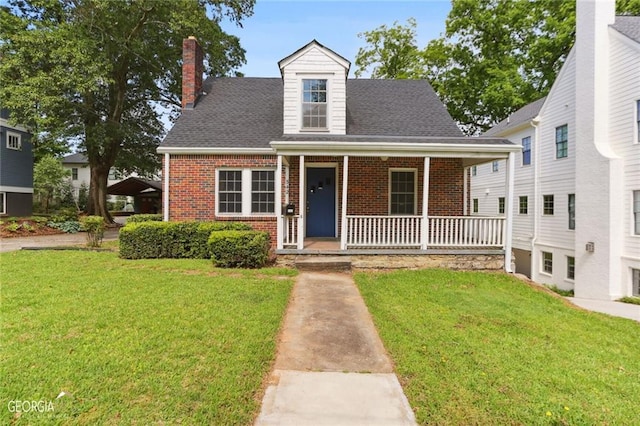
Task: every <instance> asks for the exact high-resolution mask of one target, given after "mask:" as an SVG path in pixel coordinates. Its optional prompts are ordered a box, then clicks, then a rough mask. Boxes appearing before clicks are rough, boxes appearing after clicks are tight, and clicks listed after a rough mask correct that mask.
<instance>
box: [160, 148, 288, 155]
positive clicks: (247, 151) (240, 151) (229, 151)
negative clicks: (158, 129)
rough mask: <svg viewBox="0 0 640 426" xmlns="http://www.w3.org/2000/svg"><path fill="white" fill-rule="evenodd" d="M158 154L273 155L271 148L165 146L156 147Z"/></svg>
mask: <svg viewBox="0 0 640 426" xmlns="http://www.w3.org/2000/svg"><path fill="white" fill-rule="evenodd" d="M157 152H158V154H185V155H197V154H217V155H251V154H258V155H269V154H271V155H275V154H276V153H275V151H274V150H273V149H271V148H207V147H178V146H165V147H162V146H161V147H158V150H157Z"/></svg>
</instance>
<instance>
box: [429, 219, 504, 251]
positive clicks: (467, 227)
mask: <svg viewBox="0 0 640 426" xmlns="http://www.w3.org/2000/svg"><path fill="white" fill-rule="evenodd" d="M504 224H505V219H504V218H503V217H478V216H430V217H429V238H428V240H427V246H428V247H503V246H504V243H505V241H504V235H505V229H504Z"/></svg>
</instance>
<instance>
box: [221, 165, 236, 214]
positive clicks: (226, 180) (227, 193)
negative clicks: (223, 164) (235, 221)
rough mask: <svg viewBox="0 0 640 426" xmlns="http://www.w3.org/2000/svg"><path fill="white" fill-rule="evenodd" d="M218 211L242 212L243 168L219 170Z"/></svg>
mask: <svg viewBox="0 0 640 426" xmlns="http://www.w3.org/2000/svg"><path fill="white" fill-rule="evenodd" d="M218 212H220V213H242V170H220V171H219V172H218Z"/></svg>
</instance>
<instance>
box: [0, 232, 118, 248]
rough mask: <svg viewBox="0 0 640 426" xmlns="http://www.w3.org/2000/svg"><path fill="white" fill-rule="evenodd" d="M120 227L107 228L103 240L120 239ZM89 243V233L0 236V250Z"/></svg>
mask: <svg viewBox="0 0 640 426" xmlns="http://www.w3.org/2000/svg"><path fill="white" fill-rule="evenodd" d="M118 232H119V228H113V229H107V230H106V231H105V233H104V239H103V241H111V240H117V239H118ZM86 243H87V234H86V233H85V232H78V233H77V234H55V235H40V236H34V237H18V238H0V252H4V251H16V250H21V249H22V248H23V247H60V246H77V245H84V244H86Z"/></svg>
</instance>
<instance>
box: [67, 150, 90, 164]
mask: <svg viewBox="0 0 640 426" xmlns="http://www.w3.org/2000/svg"><path fill="white" fill-rule="evenodd" d="M62 163H64V164H67V163H74V164H75V163H84V164H88V163H89V160H87V156H86V155H84V154H79V153H78V154H70V155H67V156H65V157H63V158H62Z"/></svg>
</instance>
